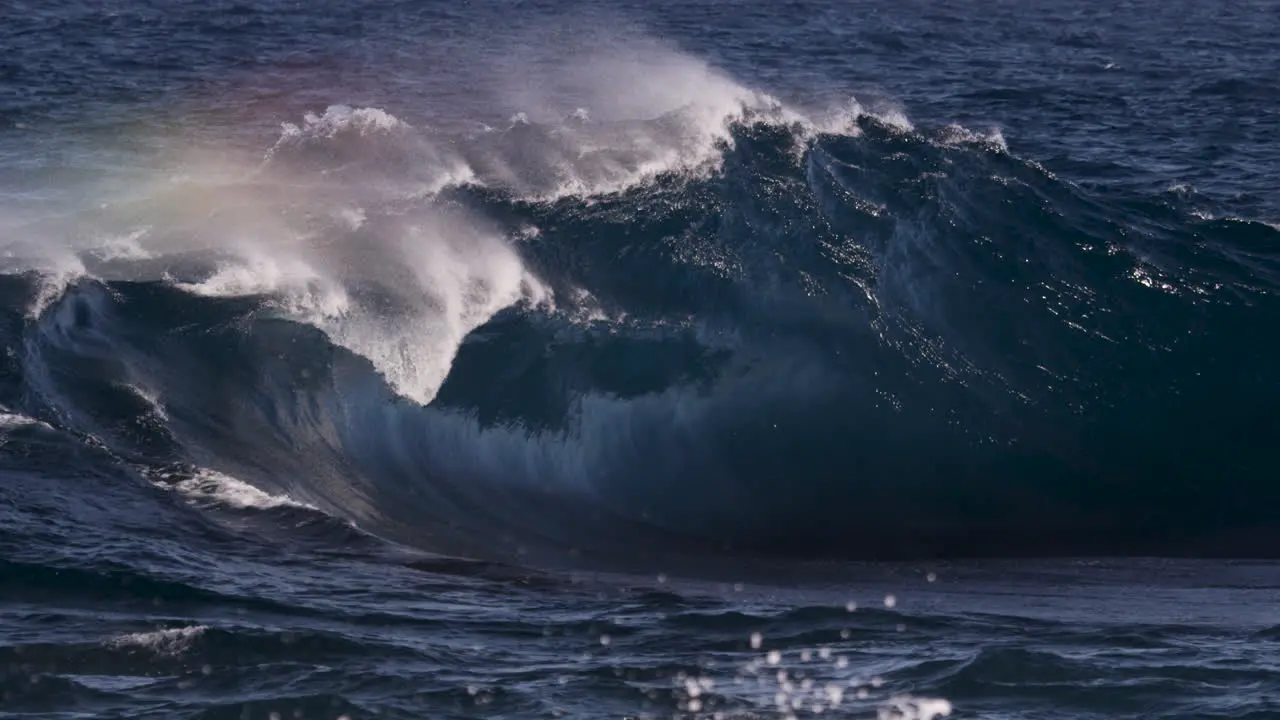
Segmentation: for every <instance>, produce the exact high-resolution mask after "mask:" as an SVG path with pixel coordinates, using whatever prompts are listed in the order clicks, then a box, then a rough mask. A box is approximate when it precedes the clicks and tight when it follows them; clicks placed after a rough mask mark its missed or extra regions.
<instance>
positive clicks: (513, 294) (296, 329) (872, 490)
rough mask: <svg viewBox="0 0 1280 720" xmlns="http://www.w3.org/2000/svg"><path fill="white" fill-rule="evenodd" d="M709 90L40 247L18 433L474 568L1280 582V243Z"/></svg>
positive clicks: (199, 193) (338, 131) (311, 157)
mask: <svg viewBox="0 0 1280 720" xmlns="http://www.w3.org/2000/svg"><path fill="white" fill-rule="evenodd" d="M696 80H697V85H696V88H695V90H696V92H693V93H689V97H690V98H696V100H691V101H689V102H681V103H672V105H673V107H672V109H671V111H670V112H666V113H663V114H660V115H658V116H656V117H652V116H651V117H646V118H642V119H637V120H618V119H612V118H610V119H600V120H597V119H595V118H593V117H592V115H591V113H589V112H585V111H583V112H577V113H573V114H570V115H568V116H566V117H564V119H563V120H560V121H546V122H543V121H530V120H529V119H527V118H525V117H517V118H514V119H512V120H511V121H510V123H508V124H505V125H502V126H500V127H496V128H495V127H491V126H484V125H473V126H471V127H469V128H465V129H458V128H449V129H444V128H436V127H426V126H418V125H415V124H411V123H408V122H405V121H403V120H401V119H399V118H397V117H395V116H394V115H392V114H391V113H389V112H387V111H385V110H382V109H378V108H372V107H369V108H353V107H345V106H334V107H330V108H328V109H327V110H326V111H325V112H323V113H315V114H313V115H309V116H307V117H305V118H303V119H302V120H300V121H296V122H293V123H290V124H287V125H286V126H285V128H284V130H283V131H282V133H281V135H280V137H279V139H278V141H277V142H275V143H274V144H273V145H272V146H270V147H269V148H266V149H263V150H261V151H260V152H259V153H258V156H257V158H255V159H252V162H238V161H237V162H233V161H229V160H226V159H225V158H222V159H220V160H219V161H218V162H215V161H213V160H210V159H209V158H207V157H206V158H186V159H185V161H184V164H183V166H182V168H183V174H182V176H181V177H178V178H176V179H174V178H173V177H170V176H168V175H166V176H164V177H163V178H162V179H157V180H154V181H153V182H151V183H149V184H148V183H143V184H140V185H135V186H132V187H131V189H130V191H129V195H128V197H119V196H117V197H113V198H112V201H111V202H110V203H109V204H106V205H94V206H93V208H92V209H91V210H83V211H81V212H79V213H78V214H76V215H75V216H72V217H70V219H68V217H67V216H62V217H60V218H58V219H57V220H56V221H50V220H40V221H36V220H33V221H30V222H27V223H26V224H24V225H21V226H18V227H17V229H13V228H11V229H10V230H9V235H10V242H9V244H8V247H7V248H6V260H5V268H6V274H5V275H3V277H0V294H2V295H3V303H2V305H3V312H4V317H3V325H2V326H0V341H2V342H3V344H4V347H5V359H4V371H3V376H2V378H0V402H2V403H3V406H4V408H5V412H6V413H8V414H7V415H6V416H5V417H13V418H26V420H24V422H25V421H27V420H29V421H31V422H35V421H40V422H43V423H47V424H48V426H50V427H56V428H58V429H59V430H61V431H63V432H66V433H70V434H71V435H72V436H74V437H78V438H81V439H82V441H83V442H84V443H87V444H88V445H89V446H92V447H97V448H100V449H101V450H102V452H106V453H108V454H109V455H110V456H111V457H112V458H114V460H113V462H118V463H121V464H122V465H125V466H128V467H132V468H135V469H141V470H142V472H144V473H145V474H147V476H148V477H152V478H155V479H156V480H157V482H162V483H166V484H170V485H174V486H176V487H178V488H179V489H185V490H186V491H188V492H195V493H197V494H198V495H199V494H201V493H203V494H204V495H206V496H209V497H214V496H220V497H222V500H223V501H225V502H231V503H232V504H241V505H244V504H254V503H259V504H261V503H268V504H269V503H273V502H274V503H282V502H284V501H283V500H282V499H281V498H283V497H288V498H290V499H291V500H289V501H288V502H289V503H290V504H297V505H301V506H310V507H311V508H315V509H319V510H321V511H323V512H325V513H328V514H330V515H333V516H336V517H339V518H343V519H346V520H349V521H351V522H353V523H355V524H356V525H357V526H359V527H360V528H362V529H364V530H367V531H369V532H371V533H374V534H376V535H381V536H383V537H386V538H390V539H394V540H397V541H400V542H405V543H409V544H412V545H415V546H417V547H420V548H425V549H428V550H431V551H435V552H440V553H445V554H455V555H464V556H469V557H481V558H488V559H511V558H517V557H523V558H526V559H529V558H536V559H538V560H540V561H545V562H560V561H566V560H567V559H568V558H574V562H586V561H587V559H589V558H600V559H618V558H622V557H633V558H634V557H640V556H649V555H652V554H661V553H665V552H670V553H675V552H680V553H689V552H694V551H697V550H698V549H701V550H705V551H707V552H720V551H723V550H726V549H727V550H730V551H734V552H751V553H795V554H804V555H811V556H820V557H845V558H886V557H938V556H957V555H1056V554H1152V553H1173V554H1188V555H1206V554H1207V555H1212V554H1220V553H1231V554H1237V555H1239V554H1243V555H1264V556H1275V555H1277V554H1280V543H1277V542H1276V537H1277V535H1276V532H1275V531H1276V529H1277V524H1276V521H1275V517H1276V515H1275V510H1276V509H1277V508H1280V487H1278V486H1277V485H1276V484H1275V482H1274V477H1273V476H1274V459H1273V449H1272V446H1273V438H1274V431H1275V430H1276V423H1275V420H1274V417H1275V408H1276V407H1277V403H1278V401H1280V383H1278V382H1277V376H1276V371H1275V369H1274V368H1275V365H1274V358H1275V357H1276V354H1277V349H1278V348H1277V341H1276V340H1275V338H1274V333H1272V332H1271V331H1270V328H1275V327H1280V297H1278V296H1277V290H1280V231H1278V230H1277V229H1276V227H1275V226H1274V225H1269V224H1266V223H1263V222H1260V221H1254V220H1249V219H1242V218H1238V217H1232V216H1231V214H1230V212H1229V210H1227V209H1225V208H1223V207H1219V206H1217V205H1215V201H1214V200H1213V199H1211V198H1209V197H1206V196H1202V195H1200V194H1198V193H1197V192H1196V191H1195V190H1194V189H1193V188H1190V187H1185V186H1177V187H1173V188H1170V189H1168V190H1165V191H1162V192H1150V191H1146V190H1135V189H1123V188H1117V187H1109V188H1108V187H1085V186H1081V185H1078V184H1075V183H1073V182H1071V181H1068V180H1066V179H1064V178H1061V177H1058V176H1056V175H1055V174H1054V173H1052V172H1050V171H1048V170H1046V169H1045V168H1044V167H1042V166H1041V165H1039V164H1037V163H1036V162H1033V161H1031V160H1028V159H1026V158H1022V157H1019V156H1018V155H1016V154H1014V153H1012V152H1010V151H1009V149H1008V148H1007V147H1006V145H1005V142H1004V140H1003V138H1002V137H1001V136H1000V135H999V134H998V133H991V134H982V133H976V132H973V131H970V130H968V129H965V128H963V127H961V126H959V125H954V124H953V125H940V126H928V127H925V126H920V127H917V126H915V125H913V124H912V123H911V122H909V121H908V120H907V119H906V117H905V116H904V115H903V114H902V113H901V112H889V111H884V110H880V111H877V112H871V111H869V110H867V109H865V108H863V107H861V106H859V105H857V104H856V103H850V104H847V105H845V106H842V107H840V108H838V111H836V112H828V113H823V114H821V115H818V114H813V113H809V114H805V113H802V112H800V111H798V110H794V109H790V108H788V107H786V106H784V105H783V104H781V103H779V102H778V101H776V100H774V99H772V98H769V97H768V96H765V95H762V94H759V93H755V92H749V91H747V90H745V89H743V88H741V87H739V86H738V85H736V84H735V83H734V82H732V81H731V80H729V79H727V78H725V77H721V76H719V75H717V74H715V73H713V72H711V71H709V70H705V69H704V70H699V72H698V74H696ZM686 90H687V88H686ZM55 235H56V236H58V237H75V238H77V241H76V242H73V243H63V242H49V241H47V240H48V238H52V237H54V236H55ZM14 422H18V421H17V420H15V421H14ZM219 478H222V480H219ZM228 498H230V499H228Z"/></svg>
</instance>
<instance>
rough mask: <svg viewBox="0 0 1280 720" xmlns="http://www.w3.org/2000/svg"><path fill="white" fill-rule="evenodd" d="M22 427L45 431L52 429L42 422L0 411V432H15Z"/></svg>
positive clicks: (19, 414)
mask: <svg viewBox="0 0 1280 720" xmlns="http://www.w3.org/2000/svg"><path fill="white" fill-rule="evenodd" d="M24 427H40V428H44V429H46V430H52V429H53V428H52V427H51V426H50V425H49V424H48V423H46V422H44V421H42V420H37V419H35V418H33V417H28V416H26V415H23V414H21V413H14V412H8V411H5V410H0V431H4V430H16V429H18V428H24Z"/></svg>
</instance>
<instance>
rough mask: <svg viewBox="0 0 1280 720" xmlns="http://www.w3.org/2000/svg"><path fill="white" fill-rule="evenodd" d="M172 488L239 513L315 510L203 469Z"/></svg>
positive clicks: (198, 501)
mask: <svg viewBox="0 0 1280 720" xmlns="http://www.w3.org/2000/svg"><path fill="white" fill-rule="evenodd" d="M161 487H165V488H169V487H172V488H173V489H174V490H176V491H178V492H180V493H182V495H184V496H185V497H186V498H187V499H188V500H191V501H193V502H197V503H214V504H218V505H225V506H227V507H233V508H239V509H257V510H269V509H271V508H277V507H298V508H308V509H313V508H311V506H310V505H306V504H305V503H300V502H297V501H295V500H293V499H291V498H289V497H287V496H284V495H271V494H268V493H265V492H263V491H261V490H259V489H258V488H256V487H253V486H252V485H250V484H248V483H246V482H243V481H241V480H237V479H235V478H233V477H231V476H230V475H224V474H223V473H220V472H217V471H216V470H208V469H201V470H200V471H199V472H197V473H196V475H195V476H194V477H191V478H189V479H187V480H182V481H180V482H178V483H176V484H173V485H164V484H162V485H161Z"/></svg>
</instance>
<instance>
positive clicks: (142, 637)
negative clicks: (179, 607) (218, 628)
mask: <svg viewBox="0 0 1280 720" xmlns="http://www.w3.org/2000/svg"><path fill="white" fill-rule="evenodd" d="M208 629H209V628H208V627H206V626H204V625H192V626H189V627H182V628H170V629H167V630H155V631H152V632H144V633H131V634H128V635H120V636H118V637H114V638H111V639H110V640H108V641H107V642H106V643H105V644H106V646H107V647H111V648H127V647H128V648H140V649H143V650H147V651H149V652H153V653H155V654H157V655H181V654H182V653H184V652H186V651H187V650H188V649H189V648H190V647H191V645H192V643H194V642H195V641H196V639H197V638H199V637H200V636H201V635H203V634H204V633H205V631H207V630H208Z"/></svg>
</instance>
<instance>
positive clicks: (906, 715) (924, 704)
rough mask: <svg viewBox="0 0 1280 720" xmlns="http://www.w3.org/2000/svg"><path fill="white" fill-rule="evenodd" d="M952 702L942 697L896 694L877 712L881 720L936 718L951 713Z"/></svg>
mask: <svg viewBox="0 0 1280 720" xmlns="http://www.w3.org/2000/svg"><path fill="white" fill-rule="evenodd" d="M951 709H952V708H951V702H950V701H948V700H944V699H941V698H925V697H912V696H911V695H895V696H894V697H892V698H890V699H889V702H888V703H886V704H885V705H884V706H882V707H880V709H879V710H878V711H877V712H876V717H877V718H878V719H879V720H934V719H935V718H940V717H946V716H948V715H950V714H951Z"/></svg>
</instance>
